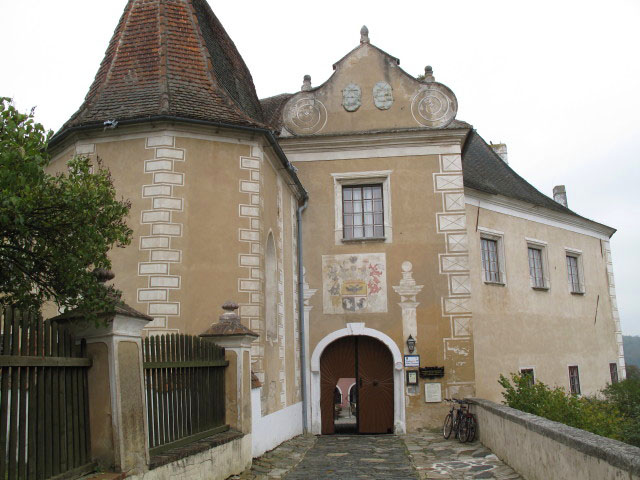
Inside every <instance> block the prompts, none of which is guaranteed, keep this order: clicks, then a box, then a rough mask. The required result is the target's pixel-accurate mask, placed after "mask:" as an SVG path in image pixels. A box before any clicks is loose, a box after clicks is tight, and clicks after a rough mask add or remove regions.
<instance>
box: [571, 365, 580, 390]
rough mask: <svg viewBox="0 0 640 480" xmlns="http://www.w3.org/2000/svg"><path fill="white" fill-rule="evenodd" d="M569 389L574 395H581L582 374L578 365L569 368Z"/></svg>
mask: <svg viewBox="0 0 640 480" xmlns="http://www.w3.org/2000/svg"><path fill="white" fill-rule="evenodd" d="M569 389H570V390H571V394H572V395H580V374H579V373H578V366H577V365H572V366H570V367H569Z"/></svg>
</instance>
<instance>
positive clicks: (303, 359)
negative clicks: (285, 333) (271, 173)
mask: <svg viewBox="0 0 640 480" xmlns="http://www.w3.org/2000/svg"><path fill="white" fill-rule="evenodd" d="M305 193H306V192H305ZM308 203H309V197H308V196H307V195H305V196H304V197H303V203H302V205H299V206H298V210H296V221H297V223H298V225H297V227H298V322H299V323H300V327H299V330H300V377H301V382H300V383H301V385H302V431H303V432H304V433H307V432H308V431H309V425H308V423H307V410H308V402H309V399H308V398H307V342H306V340H305V336H306V335H307V332H305V329H304V316H305V314H304V278H303V277H302V270H303V265H302V212H304V211H305V209H306V208H307V205H308Z"/></svg>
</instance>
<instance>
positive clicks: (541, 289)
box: [531, 287, 549, 292]
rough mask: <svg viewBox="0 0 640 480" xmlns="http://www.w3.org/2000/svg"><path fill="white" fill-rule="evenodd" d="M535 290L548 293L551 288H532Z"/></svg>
mask: <svg viewBox="0 0 640 480" xmlns="http://www.w3.org/2000/svg"><path fill="white" fill-rule="evenodd" d="M531 288H532V289H533V290H540V291H542V292H548V291H549V287H531Z"/></svg>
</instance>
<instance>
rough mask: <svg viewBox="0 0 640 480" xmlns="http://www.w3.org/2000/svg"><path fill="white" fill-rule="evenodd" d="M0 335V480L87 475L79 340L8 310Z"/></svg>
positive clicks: (82, 356) (84, 386)
mask: <svg viewBox="0 0 640 480" xmlns="http://www.w3.org/2000/svg"><path fill="white" fill-rule="evenodd" d="M0 335H1V337H0V338H1V339H0V479H1V480H13V479H20V480H22V479H29V480H31V479H38V480H40V479H49V478H54V477H55V478H56V479H58V478H73V477H76V476H80V475H82V474H84V473H87V472H90V471H91V470H92V469H93V468H94V467H95V465H94V464H92V463H91V461H90V457H89V406H88V392H87V375H86V372H87V368H88V367H89V366H91V361H90V360H89V359H88V358H86V347H85V343H84V342H82V343H81V344H79V345H76V342H75V339H74V338H73V336H72V335H70V334H69V333H68V332H67V330H65V329H64V328H62V327H59V326H58V325H56V324H52V323H50V322H43V321H42V320H41V318H40V316H39V315H38V314H34V313H30V312H22V311H19V310H17V309H15V308H11V307H9V308H5V309H4V311H3V312H2V325H1V327H0Z"/></svg>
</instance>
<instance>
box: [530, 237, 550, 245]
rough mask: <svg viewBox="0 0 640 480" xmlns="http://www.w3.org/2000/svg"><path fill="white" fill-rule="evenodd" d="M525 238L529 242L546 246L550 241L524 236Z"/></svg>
mask: <svg viewBox="0 0 640 480" xmlns="http://www.w3.org/2000/svg"><path fill="white" fill-rule="evenodd" d="M524 239H525V241H526V242H527V243H531V244H535V245H539V246H541V247H546V246H547V245H549V242H545V241H544V240H538V239H537V238H529V237H524Z"/></svg>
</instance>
